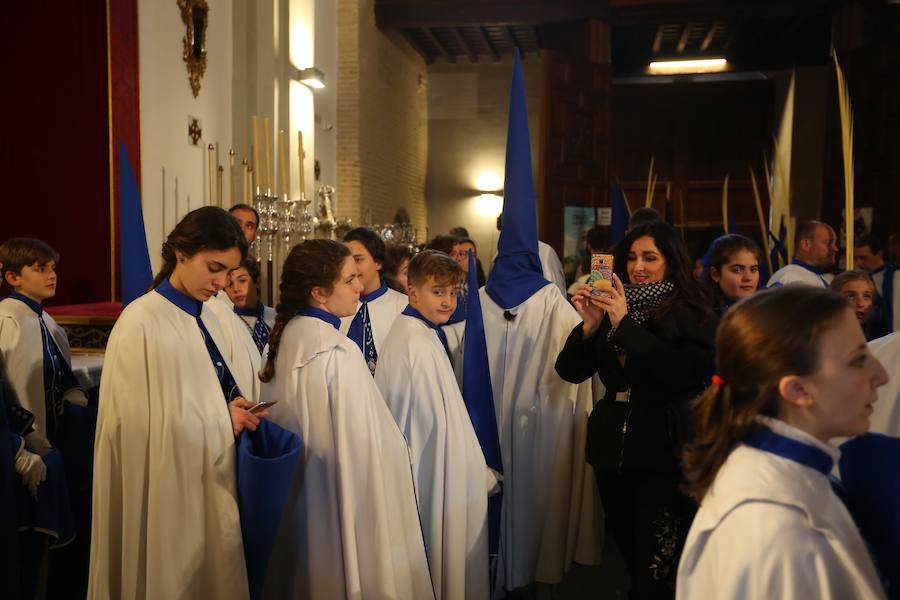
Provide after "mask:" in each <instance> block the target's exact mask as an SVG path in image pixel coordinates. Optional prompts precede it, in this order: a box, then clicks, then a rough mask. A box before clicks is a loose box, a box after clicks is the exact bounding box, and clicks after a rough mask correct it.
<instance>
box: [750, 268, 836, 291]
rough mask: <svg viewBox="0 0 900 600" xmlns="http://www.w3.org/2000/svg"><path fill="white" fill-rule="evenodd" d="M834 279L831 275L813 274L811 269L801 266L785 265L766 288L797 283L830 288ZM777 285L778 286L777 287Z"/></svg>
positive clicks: (775, 273)
mask: <svg viewBox="0 0 900 600" xmlns="http://www.w3.org/2000/svg"><path fill="white" fill-rule="evenodd" d="M832 279H834V276H833V275H831V274H830V273H824V274H822V275H818V274H816V273H813V272H812V271H810V270H809V269H806V268H804V267H801V266H800V265H794V264H790V265H785V266H783V267H781V268H780V269H778V270H777V271H775V272H774V273H773V274H772V276H771V277H770V278H769V282H768V283H767V284H766V287H770V288H771V287H777V286H783V285H791V284H795V283H801V284H804V285H811V286H815V287H822V288H824V287H828V284H829V283H830V282H831V280H832ZM776 284H777V285H776Z"/></svg>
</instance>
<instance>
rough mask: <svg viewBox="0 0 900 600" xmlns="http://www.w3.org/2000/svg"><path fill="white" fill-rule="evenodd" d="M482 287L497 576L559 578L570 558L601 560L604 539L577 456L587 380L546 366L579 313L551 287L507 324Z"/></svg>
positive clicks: (510, 580)
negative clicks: (496, 452)
mask: <svg viewBox="0 0 900 600" xmlns="http://www.w3.org/2000/svg"><path fill="white" fill-rule="evenodd" d="M480 293H481V307H482V314H483V315H484V330H485V339H486V341H487V351H488V363H489V365H490V370H491V383H492V387H493V392H494V404H495V406H496V410H497V425H498V427H499V428H500V446H501V451H502V453H503V469H504V473H503V476H504V485H503V524H502V527H501V534H500V535H501V539H500V569H499V573H498V577H499V578H500V582H499V583H500V585H502V586H504V587H505V588H506V589H510V590H511V589H515V588H518V587H521V586H524V585H528V584H529V583H531V582H533V581H539V582H543V583H557V582H559V581H560V580H561V579H562V576H563V573H565V571H566V569H567V568H568V566H569V564H570V563H571V562H572V561H573V560H574V561H577V562H578V563H581V564H585V565H594V564H599V562H600V554H601V549H602V545H603V540H602V535H603V534H602V528H603V523H602V518H601V511H600V500H599V498H598V495H597V484H596V483H595V480H594V472H593V470H592V469H590V468H588V466H587V464H586V462H585V441H586V438H587V420H588V416H589V414H590V412H591V410H592V408H593V396H592V393H591V382H590V381H586V382H584V383H581V384H573V383H569V382H567V381H564V380H563V379H562V378H561V377H560V376H559V375H557V373H556V369H555V367H554V365H555V363H556V357H557V356H558V355H559V352H560V350H562V347H563V345H564V344H565V342H566V338H567V337H568V335H569V333H570V332H571V331H572V329H573V328H574V327H575V326H576V325H577V324H578V323H579V322H580V321H581V319H580V318H579V317H578V313H576V312H575V309H574V308H572V306H571V305H570V304H569V303H568V302H567V301H566V299H565V297H564V296H563V295H562V294H560V293H559V290H558V289H557V288H556V286H554V285H546V286H544V287H543V288H541V289H540V290H538V291H537V292H536V293H535V294H533V295H532V296H531V297H530V298H529V299H528V300H526V301H525V302H523V303H522V304H521V305H519V306H517V307H515V308H513V309H512V310H511V311H509V312H511V313H515V314H516V318H515V319H514V320H512V321H509V320H507V319H506V318H505V317H504V312H506V311H504V310H503V308H501V307H500V306H498V305H497V304H495V303H494V301H493V300H491V298H490V296H488V294H487V292H486V290H485V289H484V288H482V290H481V292H480Z"/></svg>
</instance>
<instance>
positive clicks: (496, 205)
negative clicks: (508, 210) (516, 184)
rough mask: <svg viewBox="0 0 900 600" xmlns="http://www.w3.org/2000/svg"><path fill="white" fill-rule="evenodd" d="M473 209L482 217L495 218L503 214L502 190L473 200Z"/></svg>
mask: <svg viewBox="0 0 900 600" xmlns="http://www.w3.org/2000/svg"><path fill="white" fill-rule="evenodd" d="M475 209H476V210H477V211H478V214H480V215H482V216H484V217H491V218H497V216H499V215H500V213H502V212H503V190H497V192H495V193H489V194H481V195H480V196H478V197H477V198H475Z"/></svg>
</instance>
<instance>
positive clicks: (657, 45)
mask: <svg viewBox="0 0 900 600" xmlns="http://www.w3.org/2000/svg"><path fill="white" fill-rule="evenodd" d="M662 40H663V26H662V25H657V26H656V35H654V36H653V54H654V55H657V54H659V51H660V50H662Z"/></svg>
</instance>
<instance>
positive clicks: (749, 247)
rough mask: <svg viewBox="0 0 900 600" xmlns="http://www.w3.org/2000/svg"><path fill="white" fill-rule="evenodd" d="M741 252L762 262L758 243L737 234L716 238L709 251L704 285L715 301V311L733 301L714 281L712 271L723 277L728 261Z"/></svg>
mask: <svg viewBox="0 0 900 600" xmlns="http://www.w3.org/2000/svg"><path fill="white" fill-rule="evenodd" d="M741 250H746V251H747V252H752V253H753V255H754V256H756V262H757V263H758V262H759V261H760V258H761V256H762V254H761V253H760V250H759V246H757V245H756V242H754V241H753V240H751V239H750V238H748V237H744V236H742V235H739V234H737V233H731V234H727V235H723V236H722V237H719V238H716V240H715V241H714V242H713V243H712V247H711V248H710V249H709V264H708V265H707V266H706V271H705V272H704V274H703V284H704V285H705V286H706V290H707V293H708V294H709V297H710V298H711V299H712V300H713V309H714V310H719V309H720V308H721V307H722V305H723V304H730V303H731V302H732V300H731V299H730V298H726V297H725V294H723V293H722V288H721V286H720V285H719V284H718V283H716V282H715V281H713V278H712V276H711V275H710V271H711V270H712V269H713V268H715V270H716V271H717V272H718V273H719V276H720V277H721V274H722V267H724V266H725V265H727V264H728V261H729V260H731V258H732V257H733V256H734V255H735V254H737V253H738V252H740V251H741Z"/></svg>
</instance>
